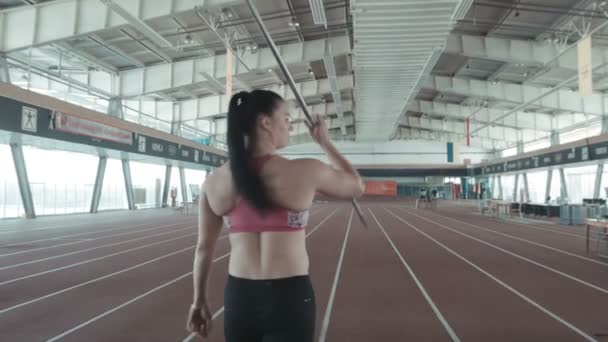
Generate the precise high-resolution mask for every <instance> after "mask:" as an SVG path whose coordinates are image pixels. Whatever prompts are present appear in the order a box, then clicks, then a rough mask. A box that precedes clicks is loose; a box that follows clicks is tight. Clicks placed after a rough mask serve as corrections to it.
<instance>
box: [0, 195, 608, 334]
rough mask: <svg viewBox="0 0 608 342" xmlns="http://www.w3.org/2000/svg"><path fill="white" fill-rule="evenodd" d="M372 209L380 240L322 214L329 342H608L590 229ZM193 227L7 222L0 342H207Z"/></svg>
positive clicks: (222, 247) (462, 211)
mask: <svg viewBox="0 0 608 342" xmlns="http://www.w3.org/2000/svg"><path fill="white" fill-rule="evenodd" d="M361 205H362V207H363V209H364V211H365V212H366V215H367V219H368V221H369V224H370V227H369V229H365V228H363V227H362V226H361V224H360V222H359V221H358V219H357V216H356V215H352V209H351V207H350V205H349V203H327V204H322V205H315V207H314V208H313V215H312V216H311V219H310V225H309V227H308V228H307V245H308V250H309V256H310V261H311V269H310V272H311V277H312V281H313V284H314V287H315V291H316V296H317V335H316V336H317V340H318V341H323V342H324V341H340V342H341V341H354V342H359V341H361V342H362V341H370V340H376V341H585V340H587V341H608V319H606V310H608V262H607V261H606V260H602V259H596V258H595V257H593V256H589V255H586V254H585V253H584V240H583V239H581V238H580V234H581V231H580V228H573V227H562V226H558V225H555V224H552V225H550V224H546V225H543V224H534V225H532V226H525V225H521V224H516V223H513V222H508V221H499V220H495V219H492V218H486V217H481V216H479V215H477V214H475V213H473V211H474V208H473V207H471V206H463V205H456V204H454V203H450V202H441V203H440V205H439V208H437V209H434V210H429V209H424V210H422V209H418V210H416V209H414V208H413V203H412V202H411V201H391V200H386V199H375V200H367V199H366V200H362V201H361ZM91 217H94V218H95V220H91V219H90V218H91ZM195 225H196V217H194V216H183V215H176V214H175V213H172V212H170V211H167V210H158V211H145V212H130V213H115V214H112V215H108V214H100V215H96V216H87V215H78V216H64V217H61V218H59V217H57V218H43V219H41V220H35V221H5V222H0V337H1V338H0V340H2V341H163V342H165V341H178V342H179V341H190V340H196V338H192V337H191V336H189V334H188V333H187V331H186V330H185V318H186V317H185V316H186V313H187V310H188V305H189V303H190V301H191V298H192V297H191V296H192V279H191V274H190V272H191V267H192V258H193V247H194V244H195V243H196V227H195ZM564 233H567V234H564ZM216 253H217V254H216V261H215V263H214V266H213V273H212V275H211V279H210V290H209V294H210V301H211V303H210V304H211V308H212V310H213V312H214V313H216V318H215V321H214V329H213V332H212V336H211V337H210V339H209V341H222V340H223V338H222V336H223V331H222V330H223V316H222V312H223V311H222V300H223V287H224V283H225V281H226V276H227V267H228V257H227V256H228V253H229V244H228V241H227V239H226V238H225V237H224V238H222V239H221V240H220V242H219V245H218V248H217V252H216Z"/></svg>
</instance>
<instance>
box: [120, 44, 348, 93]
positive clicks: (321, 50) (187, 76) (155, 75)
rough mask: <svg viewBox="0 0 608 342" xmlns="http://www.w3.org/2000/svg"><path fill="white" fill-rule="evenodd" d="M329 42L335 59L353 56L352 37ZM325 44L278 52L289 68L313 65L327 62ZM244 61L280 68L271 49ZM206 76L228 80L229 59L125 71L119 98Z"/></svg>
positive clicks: (237, 72)
mask: <svg viewBox="0 0 608 342" xmlns="http://www.w3.org/2000/svg"><path fill="white" fill-rule="evenodd" d="M328 40H329V41H330V43H331V45H332V51H333V53H334V56H341V55H345V54H347V53H349V52H350V45H349V41H348V37H346V36H341V37H334V38H329V39H328ZM325 41H326V40H325V39H320V40H313V41H307V42H303V43H295V44H287V45H281V46H279V47H278V48H279V52H280V54H281V55H282V56H283V59H284V61H285V63H286V64H287V65H289V64H301V63H310V62H312V61H317V60H322V59H323V56H324V55H325V49H326V47H325ZM242 59H243V61H244V62H245V63H246V64H247V65H248V67H249V68H251V70H260V71H261V70H263V71H267V70H268V69H269V68H273V67H275V66H276V60H275V59H274V58H272V55H271V53H270V49H267V48H265V49H258V50H256V51H255V52H251V51H248V52H246V53H245V54H244V55H243V56H242ZM234 69H235V71H234V73H233V75H234V76H235V77H238V75H241V74H245V73H248V72H249V70H248V69H247V68H245V67H244V66H243V64H242V63H238V64H235V66H234ZM202 72H207V73H208V74H209V75H211V76H212V77H213V78H215V79H218V80H220V81H221V80H222V79H224V78H225V77H226V56H225V55H216V56H211V57H205V58H199V59H191V60H186V61H178V62H174V63H168V64H160V65H153V66H147V67H144V68H139V69H133V70H126V71H122V72H121V73H120V75H119V78H120V80H119V84H120V86H119V93H118V94H117V95H118V96H120V97H122V98H129V97H137V96H140V95H146V94H152V93H156V92H159V91H169V90H171V89H173V88H178V87H182V86H187V85H193V84H197V83H202V82H205V81H206V79H205V78H204V77H203V76H202V75H201V73H202Z"/></svg>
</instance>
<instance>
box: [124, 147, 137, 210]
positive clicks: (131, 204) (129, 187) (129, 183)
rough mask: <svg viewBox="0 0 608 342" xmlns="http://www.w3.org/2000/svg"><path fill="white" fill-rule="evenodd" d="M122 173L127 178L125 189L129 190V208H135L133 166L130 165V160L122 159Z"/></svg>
mask: <svg viewBox="0 0 608 342" xmlns="http://www.w3.org/2000/svg"><path fill="white" fill-rule="evenodd" d="M122 173H123V176H124V178H125V190H127V202H128V203H129V210H135V197H134V196H133V182H132V181H131V168H130V167H129V161H128V160H126V159H123V160H122Z"/></svg>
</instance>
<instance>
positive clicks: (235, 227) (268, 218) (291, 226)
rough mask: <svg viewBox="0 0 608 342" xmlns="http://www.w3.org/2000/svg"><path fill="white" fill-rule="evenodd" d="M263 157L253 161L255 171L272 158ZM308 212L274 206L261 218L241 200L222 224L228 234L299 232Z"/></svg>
mask: <svg viewBox="0 0 608 342" xmlns="http://www.w3.org/2000/svg"><path fill="white" fill-rule="evenodd" d="M272 157H273V155H270V154H269V155H264V156H260V157H257V158H255V159H254V160H253V163H254V164H253V166H254V169H255V170H256V171H258V170H260V168H261V167H262V165H263V164H264V163H265V162H266V161H268V160H269V159H270V158H272ZM308 215H309V212H308V210H304V211H294V210H289V209H286V208H283V207H279V206H275V207H273V208H272V209H270V210H269V211H268V212H267V213H266V215H265V216H262V215H261V214H260V213H259V212H258V210H257V209H256V208H255V207H253V205H251V203H250V202H249V201H248V200H246V199H244V198H241V199H239V200H238V201H237V203H236V206H234V208H232V209H231V210H230V211H229V212H228V213H227V214H226V215H224V223H225V224H226V227H227V228H228V229H229V232H230V233H259V232H294V231H300V230H302V229H304V228H305V227H306V224H307V223H308Z"/></svg>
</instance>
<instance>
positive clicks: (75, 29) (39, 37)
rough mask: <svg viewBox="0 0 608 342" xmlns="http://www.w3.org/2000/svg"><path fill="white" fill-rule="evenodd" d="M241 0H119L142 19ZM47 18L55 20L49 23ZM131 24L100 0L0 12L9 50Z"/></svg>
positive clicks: (0, 42) (3, 42)
mask: <svg viewBox="0 0 608 342" xmlns="http://www.w3.org/2000/svg"><path fill="white" fill-rule="evenodd" d="M240 2H241V1H238V0H205V1H201V0H180V1H153V0H140V1H129V0H116V1H115V3H116V4H118V5H120V7H121V8H123V9H124V11H125V13H126V14H128V15H129V16H130V17H132V18H135V19H136V20H138V21H140V22H145V21H147V20H151V19H158V18H163V17H170V16H171V15H175V14H179V13H182V12H187V11H191V10H192V9H193V8H194V7H195V6H199V7H201V6H202V7H204V8H213V7H225V6H232V5H236V4H239V3H240ZM48 18H61V20H53V22H52V25H50V24H47V21H48ZM127 24H130V23H129V21H127V20H126V19H125V18H123V17H122V16H121V15H118V14H117V13H116V12H114V11H112V10H110V9H109V8H108V7H106V5H104V3H102V2H101V1H99V0H65V1H48V2H44V3H41V4H38V5H37V6H21V7H16V8H13V9H10V10H5V11H2V12H0V28H2V29H0V51H2V52H10V51H15V50H19V49H24V48H28V47H30V46H40V45H45V44H49V43H52V42H56V41H59V40H64V39H68V38H72V37H76V36H81V35H86V34H89V33H93V32H96V31H102V30H110V29H116V28H119V27H120V26H124V25H127Z"/></svg>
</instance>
